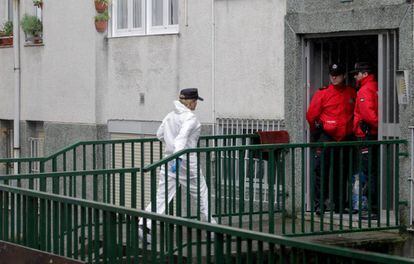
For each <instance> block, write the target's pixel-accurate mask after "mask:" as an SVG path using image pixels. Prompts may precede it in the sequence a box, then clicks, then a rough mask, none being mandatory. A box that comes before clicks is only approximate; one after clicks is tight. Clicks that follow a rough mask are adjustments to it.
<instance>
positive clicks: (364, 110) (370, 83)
mask: <svg viewBox="0 0 414 264" xmlns="http://www.w3.org/2000/svg"><path fill="white" fill-rule="evenodd" d="M361 121H364V122H365V123H366V124H368V126H369V134H370V135H377V134H378V83H377V81H376V80H375V77H374V75H372V74H370V75H368V76H367V77H365V78H364V79H362V80H361V88H360V89H359V90H358V94H357V99H356V104H355V111H354V133H355V136H356V137H365V134H364V132H363V131H362V130H361V128H360V125H359V123H360V122H361Z"/></svg>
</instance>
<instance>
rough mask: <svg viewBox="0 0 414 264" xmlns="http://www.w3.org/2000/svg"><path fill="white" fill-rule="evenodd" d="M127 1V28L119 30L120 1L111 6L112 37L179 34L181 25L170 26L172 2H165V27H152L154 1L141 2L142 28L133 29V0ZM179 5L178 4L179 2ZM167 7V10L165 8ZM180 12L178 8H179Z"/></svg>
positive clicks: (115, 1)
mask: <svg viewBox="0 0 414 264" xmlns="http://www.w3.org/2000/svg"><path fill="white" fill-rule="evenodd" d="M126 1H127V12H128V21H127V28H125V29H117V22H118V17H117V15H118V12H117V11H118V0H114V1H113V2H112V6H111V9H110V11H111V23H110V27H111V28H110V29H111V30H110V32H111V37H129V36H148V35H166V34H178V32H179V24H174V25H168V21H169V20H168V13H169V9H168V2H169V1H170V0H163V25H160V26H153V25H152V2H153V0H141V25H142V27H141V28H133V27H132V24H133V16H132V15H133V14H132V12H133V9H132V5H133V0H126ZM177 3H178V2H177ZM164 7H165V8H164ZM177 12H178V7H177Z"/></svg>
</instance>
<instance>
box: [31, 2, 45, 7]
mask: <svg viewBox="0 0 414 264" xmlns="http://www.w3.org/2000/svg"><path fill="white" fill-rule="evenodd" d="M33 5H34V6H37V7H38V8H43V0H33Z"/></svg>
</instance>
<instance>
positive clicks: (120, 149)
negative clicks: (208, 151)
mask: <svg viewBox="0 0 414 264" xmlns="http://www.w3.org/2000/svg"><path fill="white" fill-rule="evenodd" d="M253 138H258V136H257V135H253V134H245V135H221V136H201V137H200V139H199V146H229V145H246V144H250V143H251V140H252V139H253ZM162 150H163V146H162V143H161V142H160V141H159V140H158V139H157V138H137V139H117V140H95V141H80V142H77V143H75V144H73V145H70V146H68V147H65V148H63V149H61V150H59V151H57V152H56V153H53V154H51V155H49V156H46V157H39V158H18V159H14V158H7V159H0V174H2V175H5V174H22V173H39V172H56V171H79V170H96V169H110V168H112V169H114V168H131V167H142V165H148V164H151V163H153V162H155V161H158V160H159V159H161V157H162ZM141 164H142V165H141ZM15 169H16V170H15Z"/></svg>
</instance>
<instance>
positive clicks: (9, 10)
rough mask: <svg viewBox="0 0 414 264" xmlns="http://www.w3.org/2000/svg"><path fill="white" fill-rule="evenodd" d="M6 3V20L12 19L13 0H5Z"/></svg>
mask: <svg viewBox="0 0 414 264" xmlns="http://www.w3.org/2000/svg"><path fill="white" fill-rule="evenodd" d="M6 3H7V8H6V10H7V14H6V17H7V20H9V21H13V0H7V2H6Z"/></svg>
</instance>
